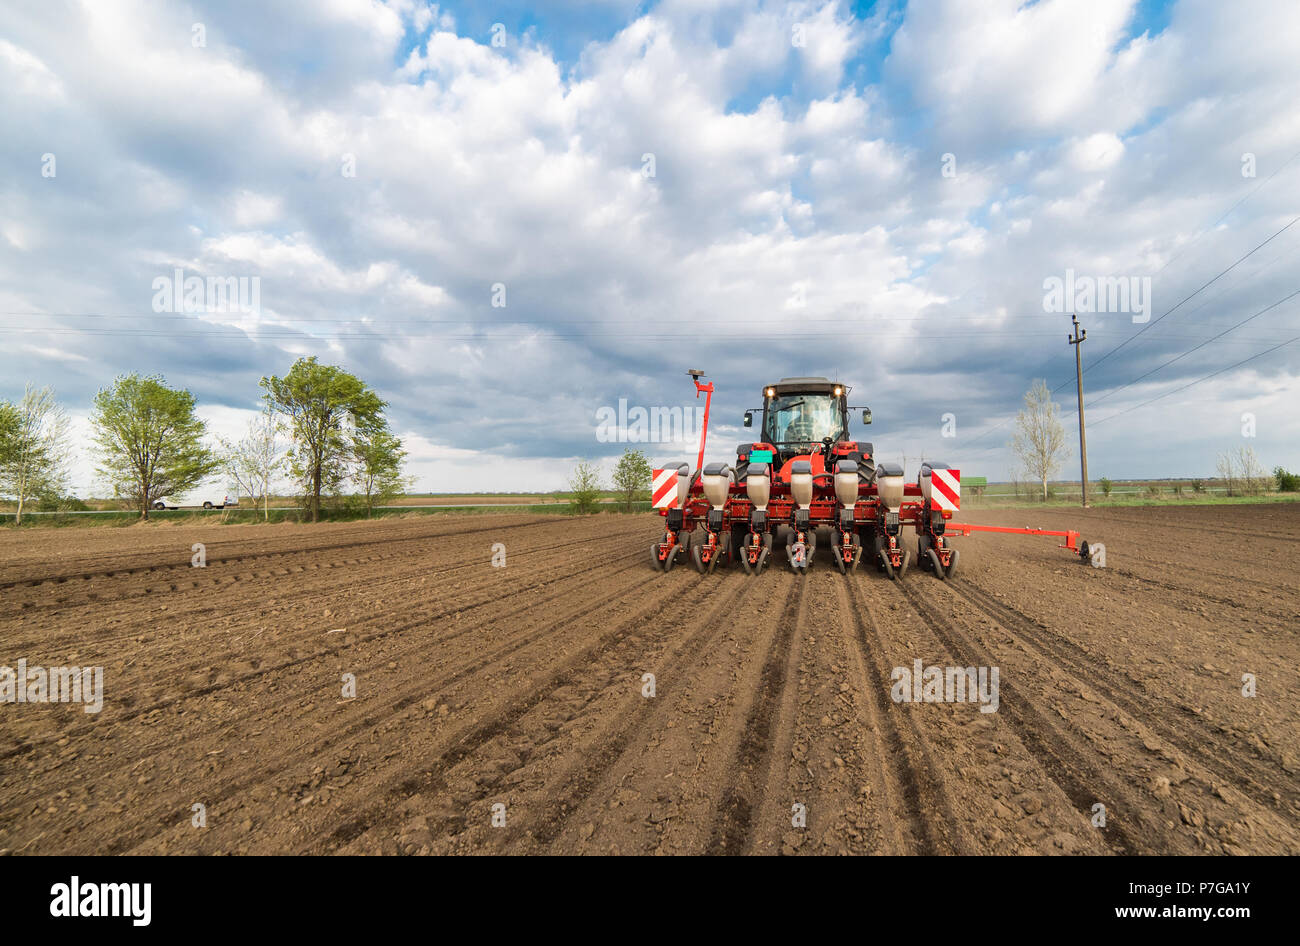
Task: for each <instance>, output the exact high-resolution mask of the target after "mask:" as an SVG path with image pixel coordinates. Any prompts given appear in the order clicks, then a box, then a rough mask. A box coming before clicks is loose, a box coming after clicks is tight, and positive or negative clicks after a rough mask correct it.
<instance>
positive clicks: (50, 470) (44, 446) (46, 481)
mask: <svg viewBox="0 0 1300 946" xmlns="http://www.w3.org/2000/svg"><path fill="white" fill-rule="evenodd" d="M12 418H13V426H12V429H11V432H10V438H9V441H8V443H6V444H5V445H4V448H3V449H2V450H0V492H2V493H4V494H6V495H9V496H12V497H14V500H15V501H16V502H17V504H18V515H17V516H16V518H15V521H16V522H17V523H18V524H21V523H22V521H23V507H24V506H26V505H27V503H28V501H30V500H31V499H33V498H35V497H37V496H62V494H63V492H64V490H65V489H66V485H67V477H68V474H67V461H68V453H69V449H70V448H69V445H68V415H67V414H65V413H64V411H63V408H62V407H60V406H59V404H58V402H57V401H56V400H55V399H54V389H53V388H49V387H44V388H40V389H37V388H34V387H32V385H30V384H28V385H27V389H26V390H25V391H24V393H23V399H22V400H21V401H19V402H18V403H17V404H15V405H13V408H12Z"/></svg>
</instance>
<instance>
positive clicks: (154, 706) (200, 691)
mask: <svg viewBox="0 0 1300 946" xmlns="http://www.w3.org/2000/svg"><path fill="white" fill-rule="evenodd" d="M638 557H640V558H644V555H641V556H638V555H637V554H636V553H629V554H627V555H625V556H622V557H621V558H619V559H615V560H614V562H615V563H617V562H627V563H628V564H627V565H626V566H625V567H623V568H621V569H617V570H615V571H614V572H612V573H611V574H624V573H627V572H630V571H632V570H633V569H635V568H636V561H637V559H638ZM589 571H590V569H588V568H585V567H584V568H581V569H579V570H578V571H577V572H574V573H572V574H569V575H565V576H563V577H561V578H548V579H544V580H542V581H539V582H535V583H534V584H531V585H527V586H524V587H523V588H518V589H512V592H511V593H512V594H520V593H523V592H527V591H533V590H536V589H538V588H542V587H546V586H548V585H553V584H556V583H558V582H561V581H566V580H569V579H572V578H581V577H583V576H584V575H587V574H589ZM635 587H636V586H635V585H631V586H629V588H628V589H625V591H624V592H623V593H626V592H627V591H630V590H633V589H634V588H635ZM620 596H621V595H620ZM499 600H501V598H500V595H499V594H492V595H489V596H487V597H485V598H482V599H480V600H478V601H475V602H472V603H469V604H465V603H461V604H459V605H453V606H449V607H446V608H443V609H442V610H440V611H438V612H436V613H433V614H430V615H422V616H420V617H418V618H416V619H415V620H408V621H406V622H404V623H402V624H399V625H393V626H388V627H386V628H385V629H384V630H380V631H375V632H372V633H370V634H364V635H360V636H355V637H353V638H352V640H350V641H349V642H347V643H345V644H342V645H341V646H340V647H338V648H327V649H324V650H318V651H313V652H312V653H309V654H303V655H300V656H297V657H290V658H287V659H285V660H281V661H278V662H274V663H269V662H268V663H264V664H263V665H261V666H259V667H258V668H256V669H255V670H252V671H250V672H249V673H246V674H242V675H240V676H237V677H234V678H233V679H231V680H229V681H227V682H225V683H211V684H208V685H207V686H202V687H198V688H196V689H194V690H192V691H190V692H188V693H184V694H181V695H179V696H176V697H173V698H170V699H162V700H157V701H154V702H152V703H148V704H146V705H144V706H140V707H132V708H131V709H129V710H127V711H126V712H124V713H123V714H121V715H120V716H116V717H114V718H113V719H112V722H113V723H114V724H115V725H116V724H121V723H126V722H130V721H132V720H134V719H137V718H139V717H141V716H145V715H147V714H149V713H152V712H155V711H158V710H163V709H167V708H168V707H170V706H173V705H176V704H179V703H182V702H185V701H187V700H195V699H199V698H201V697H204V696H207V695H209V694H211V693H215V692H218V691H221V690H225V689H228V688H232V687H237V686H240V685H243V684H248V683H251V682H254V681H256V680H258V679H260V678H262V677H265V676H267V675H268V674H272V673H277V672H279V671H281V670H286V669H289V668H293V667H297V666H300V665H302V664H305V663H309V662H311V661H313V660H319V659H321V658H324V657H330V656H335V655H337V654H339V653H340V652H341V651H345V650H349V649H351V648H353V647H359V646H362V645H364V644H369V643H372V642H374V641H377V640H380V639H382V638H386V637H391V636H393V635H395V634H401V633H404V632H406V631H409V630H413V629H416V628H419V627H423V626H424V625H426V624H428V623H430V622H432V621H437V620H440V619H442V618H445V617H448V616H450V615H452V614H457V613H464V612H465V611H470V610H474V609H477V608H481V607H484V606H486V605H490V604H493V603H494V602H496V601H499ZM531 606H532V605H529V607H531ZM469 630H472V628H466V629H463V630H461V631H459V632H457V633H456V634H455V635H453V636H452V637H449V638H442V639H440V640H439V643H443V642H445V641H447V640H451V639H454V638H455V637H459V636H461V635H463V634H465V633H468V631H469ZM426 646H428V642H427V641H421V642H418V643H416V644H415V645H414V647H426ZM97 725H98V724H97V723H86V724H84V725H82V726H73V727H71V728H69V729H67V730H62V731H60V732H59V733H55V734H53V735H51V736H48V737H45V738H44V739H40V740H35V741H30V742H24V743H19V744H17V745H15V746H11V747H9V748H6V749H3V750H0V761H2V760H4V759H8V758H12V757H14V756H17V755H22V754H24V753H26V752H30V751H31V750H32V749H34V748H36V747H38V746H40V745H44V744H46V743H48V742H51V741H53V740H55V739H58V738H73V737H77V736H81V735H84V734H86V733H88V732H90V731H92V730H94V729H95V728H96V726H97Z"/></svg>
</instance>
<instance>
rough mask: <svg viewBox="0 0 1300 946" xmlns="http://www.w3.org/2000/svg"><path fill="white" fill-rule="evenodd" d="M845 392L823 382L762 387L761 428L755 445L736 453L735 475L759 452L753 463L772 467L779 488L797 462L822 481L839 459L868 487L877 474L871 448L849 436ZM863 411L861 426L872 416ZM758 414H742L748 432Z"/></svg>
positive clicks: (790, 381)
mask: <svg viewBox="0 0 1300 946" xmlns="http://www.w3.org/2000/svg"><path fill="white" fill-rule="evenodd" d="M848 391H849V388H848V387H847V386H846V385H844V384H840V383H838V382H834V381H829V380H827V379H826V378H782V379H781V380H780V381H778V382H777V383H776V384H770V385H768V386H767V387H765V388H764V389H763V411H762V424H761V427H760V428H759V430H758V436H757V437H756V438H755V440H754V442H753V443H751V444H741V445H740V447H739V448H738V449H737V451H736V460H737V467H738V471H739V470H740V469H743V468H744V467H747V466H748V464H749V462H750V458H751V457H752V456H753V454H754V452H755V451H758V452H759V456H758V457H757V458H756V459H757V460H764V459H767V460H768V462H770V463H771V464H772V467H773V472H774V473H775V474H776V480H777V482H778V483H786V484H788V483H789V481H790V468H791V466H792V465H793V463H794V462H795V461H798V460H807V461H809V462H810V464H811V469H812V473H813V476H814V477H817V478H821V477H824V476H829V475H830V474H831V473H832V472H833V468H834V464H835V462H836V461H837V460H840V459H846V460H853V461H855V462H856V463H858V464H859V471H860V473H861V474H862V475H863V478H864V479H866V480H867V481H870V478H871V477H870V474H871V473H874V470H875V463H874V462H873V461H872V460H871V444H869V443H868V444H860V443H858V442H856V441H854V440H853V439H852V437H851V436H850V435H849V407H848ZM862 411H863V423H867V424H869V423H871V411H870V410H868V409H865V408H863V409H862ZM756 413H757V412H756V411H753V410H750V411H746V412H745V426H746V427H753V426H754V420H755V419H756V418H755V414H756ZM769 454H770V457H769V456H768V455H769ZM864 461H865V463H864Z"/></svg>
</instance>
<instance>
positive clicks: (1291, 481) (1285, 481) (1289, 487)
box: [1273, 466, 1300, 493]
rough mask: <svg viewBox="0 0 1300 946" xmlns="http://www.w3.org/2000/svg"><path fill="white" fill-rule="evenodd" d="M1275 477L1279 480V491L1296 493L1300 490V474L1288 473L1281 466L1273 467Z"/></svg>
mask: <svg viewBox="0 0 1300 946" xmlns="http://www.w3.org/2000/svg"><path fill="white" fill-rule="evenodd" d="M1273 479H1275V480H1276V481H1277V489H1278V492H1279V493H1294V492H1296V491H1297V490H1300V475H1297V474H1295V473H1288V472H1287V471H1286V470H1284V469H1283V468H1282V467H1280V466H1275V467H1273Z"/></svg>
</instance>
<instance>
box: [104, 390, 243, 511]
mask: <svg viewBox="0 0 1300 946" xmlns="http://www.w3.org/2000/svg"><path fill="white" fill-rule="evenodd" d="M194 404H195V401H194V395H193V394H191V393H190V392H189V391H186V390H184V389H176V388H169V387H168V386H167V384H166V382H164V381H163V379H162V378H160V377H141V376H139V375H137V374H129V375H124V376H122V377H120V378H118V379H117V380H116V381H115V382H114V383H113V386H112V387H110V388H104V389H103V390H101V391H100V392H99V393H98V394H96V395H95V400H94V411H93V414H92V416H91V425H92V426H93V427H94V430H95V435H94V441H95V445H96V448H97V453H98V460H99V465H98V467H97V469H96V472H98V473H99V475H100V476H101V477H103V478H104V479H105V480H106V481H107V482H108V483H109V484H110V485H111V486H112V488H113V495H115V496H119V497H122V498H124V499H127V500H128V501H130V502H131V503H132V504H133V505H134V506H136V507H138V508H139V510H140V518H141V519H148V518H149V508H150V507H151V506H152V505H153V503H154V501H155V500H157V499H159V498H161V497H163V496H170V495H173V494H176V493H184V492H186V491H187V490H190V489H193V488H194V487H195V486H197V485H198V484H199V483H200V482H202V480H203V479H204V478H205V477H207V476H209V475H210V474H211V473H213V472H214V471H215V470H217V469H219V468H220V466H221V461H220V460H219V458H218V457H217V456H216V455H215V454H213V453H212V452H211V451H210V450H208V449H207V447H205V446H204V445H203V436H204V434H205V433H206V428H205V426H204V424H203V421H202V420H200V419H199V417H198V416H197V415H196V414H195V412H194Z"/></svg>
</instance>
